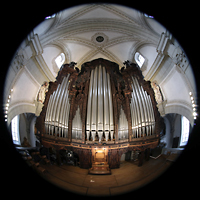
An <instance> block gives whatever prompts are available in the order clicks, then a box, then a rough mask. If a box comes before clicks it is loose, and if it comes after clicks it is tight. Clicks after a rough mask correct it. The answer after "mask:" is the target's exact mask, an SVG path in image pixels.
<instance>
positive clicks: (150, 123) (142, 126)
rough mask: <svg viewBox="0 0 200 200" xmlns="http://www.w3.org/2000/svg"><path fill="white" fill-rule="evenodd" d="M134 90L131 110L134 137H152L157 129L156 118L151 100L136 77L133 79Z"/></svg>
mask: <svg viewBox="0 0 200 200" xmlns="http://www.w3.org/2000/svg"><path fill="white" fill-rule="evenodd" d="M132 89H133V91H132V99H131V103H130V108H131V122H132V134H133V137H134V138H138V137H142V136H145V135H146V136H149V135H152V134H153V133H154V128H155V118H154V111H153V106H152V102H151V98H150V96H149V95H148V94H147V93H146V91H144V89H143V87H142V86H140V85H139V82H138V80H137V78H135V77H132ZM141 131H142V132H141ZM142 133H143V135H142Z"/></svg>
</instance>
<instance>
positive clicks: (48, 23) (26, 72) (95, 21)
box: [4, 4, 196, 123]
mask: <svg viewBox="0 0 200 200" xmlns="http://www.w3.org/2000/svg"><path fill="white" fill-rule="evenodd" d="M136 52H139V53H140V54H141V55H142V56H143V57H144V58H145V64H144V66H143V67H142V68H141V70H142V73H143V76H144V78H145V79H146V80H150V81H152V82H155V83H156V84H157V85H158V86H159V87H160V90H161V92H162V94H163V102H162V103H161V104H160V105H159V106H160V108H159V109H160V112H161V114H162V115H163V116H164V115H165V114H167V113H178V114H181V115H185V116H186V117H187V118H188V119H189V120H190V122H191V123H193V116H192V114H193V107H192V102H191V98H190V95H189V92H192V94H193V95H194V100H195V98H196V97H195V94H196V86H195V80H194V75H193V72H192V68H191V66H190V64H189V62H188V60H187V58H186V56H185V54H184V52H183V50H182V49H181V47H180V45H179V44H178V42H177V41H176V40H175V39H174V38H173V36H172V35H171V34H170V33H169V32H168V31H166V29H165V28H164V27H163V26H162V25H160V24H159V23H158V22H156V21H155V20H154V19H152V18H150V17H148V16H147V15H146V16H145V15H144V13H141V12H139V11H137V10H134V9H132V8H128V7H124V6H120V5H114V4H87V5H80V6H76V7H72V8H69V9H66V10H63V11H61V12H59V13H56V14H55V15H53V16H50V17H49V18H48V19H45V20H44V21H43V22H42V23H41V24H39V25H38V26H37V27H35V28H34V29H33V31H32V32H31V33H30V34H29V35H28V36H27V38H26V39H25V40H24V41H23V42H22V44H21V46H20V47H19V49H18V51H17V52H16V55H15V56H14V58H13V61H12V62H11V65H10V68H9V71H8V75H7V79H6V85H5V92H4V103H5V104H6V102H7V100H8V97H9V95H11V99H10V102H9V109H8V122H9V121H10V120H11V119H12V118H13V117H14V116H15V115H17V114H20V113H23V112H31V113H37V109H38V105H37V95H38V91H39V89H40V86H41V85H42V84H43V83H44V81H47V82H49V81H55V78H56V76H57V72H58V71H59V69H58V67H57V65H56V64H55V58H56V57H57V56H58V55H60V53H64V54H65V57H66V60H65V63H70V62H72V61H74V62H76V63H77V67H78V68H81V65H82V64H83V63H84V62H87V61H91V60H93V59H96V58H104V59H107V60H110V61H113V62H116V63H117V64H119V67H120V68H121V67H122V66H123V62H124V61H126V60H130V61H131V62H135V60H134V55H135V53H136ZM11 89H13V91H12V92H11ZM180 91H182V92H181V94H180ZM5 104H4V105H5Z"/></svg>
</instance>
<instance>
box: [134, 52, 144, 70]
mask: <svg viewBox="0 0 200 200" xmlns="http://www.w3.org/2000/svg"><path fill="white" fill-rule="evenodd" d="M135 61H136V63H137V64H138V66H139V67H140V68H141V67H142V65H143V64H144V62H145V58H144V57H143V56H142V55H141V54H140V53H139V52H136V53H135Z"/></svg>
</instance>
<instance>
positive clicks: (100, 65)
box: [36, 58, 164, 168]
mask: <svg viewBox="0 0 200 200" xmlns="http://www.w3.org/2000/svg"><path fill="white" fill-rule="evenodd" d="M75 65H76V63H74V62H72V63H70V64H65V65H63V66H62V67H61V69H60V71H59V73H58V76H57V78H56V81H55V82H50V83H49V88H48V92H47V93H46V97H45V101H44V106H43V109H42V112H41V113H40V116H39V117H38V118H37V121H36V129H37V134H36V135H37V137H38V139H39V140H40V141H41V143H42V145H43V146H45V147H54V148H56V149H63V148H64V149H67V148H70V149H73V150H74V151H76V152H77V153H78V154H80V155H81V158H84V159H83V161H82V162H83V163H84V164H83V165H82V166H84V168H87V167H88V166H90V165H91V157H90V156H91V148H92V146H91V145H104V147H106V148H108V150H107V152H108V162H109V163H110V166H112V167H114V166H115V167H116V166H119V163H118V161H119V160H120V158H117V157H116V156H119V155H121V154H122V152H127V151H131V150H140V151H142V152H144V150H145V149H150V148H155V147H156V146H157V145H158V144H159V138H160V132H161V131H162V129H163V127H164V125H163V124H164V122H163V119H162V118H161V116H160V114H159V112H158V109H157V106H156V104H157V103H156V100H155V95H154V91H153V89H152V88H151V84H150V81H145V80H144V78H143V75H142V72H141V70H140V68H139V67H138V66H137V65H136V64H134V63H130V62H129V61H126V62H124V65H125V66H123V67H122V68H121V69H119V65H118V64H116V63H114V62H111V61H108V60H105V59H102V58H99V59H96V60H93V61H91V62H86V63H84V64H83V65H82V66H81V70H80V69H78V68H76V67H75ZM106 145H107V146H106ZM120 148H122V150H120ZM109 149H110V150H109ZM116 149H117V150H116ZM85 154H87V155H88V156H89V158H90V159H89V158H88V159H86V158H85V156H83V155H85ZM113 155H115V156H113Z"/></svg>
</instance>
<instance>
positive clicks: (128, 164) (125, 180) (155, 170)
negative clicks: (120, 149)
mask: <svg viewBox="0 0 200 200" xmlns="http://www.w3.org/2000/svg"><path fill="white" fill-rule="evenodd" d="M170 165H171V162H170V161H169V160H167V158H166V156H164V155H162V156H160V157H159V158H158V159H153V158H150V159H149V161H145V162H144V163H143V165H142V166H141V167H138V166H137V161H123V162H121V164H120V168H118V169H112V170H111V175H89V174H88V169H81V168H80V167H77V166H70V165H65V164H64V165H61V166H58V165H43V167H44V168H45V169H46V171H45V173H43V174H42V176H43V177H44V178H45V179H46V180H48V181H49V182H51V183H53V184H54V185H56V186H59V187H61V188H63V189H65V190H68V191H71V192H74V193H78V194H81V195H86V196H93V195H94V196H112V195H118V194H123V193H126V192H130V191H133V190H136V189H137V188H140V187H141V186H143V185H145V184H147V183H149V182H151V181H152V180H154V179H155V178H156V177H158V176H159V175H160V174H162V173H163V172H164V171H165V170H166V169H167V168H168V167H169V166H170Z"/></svg>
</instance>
